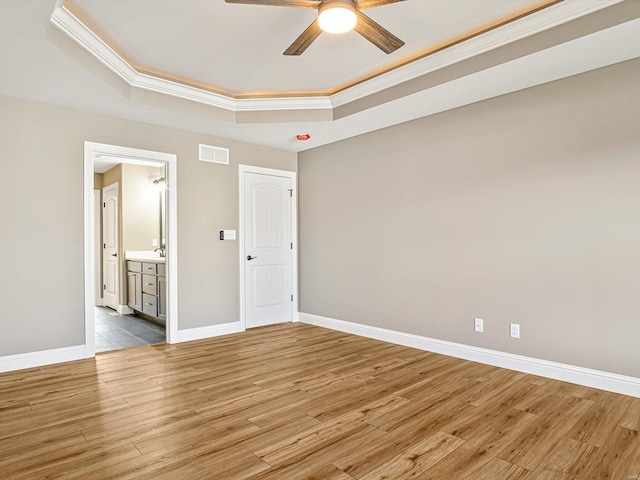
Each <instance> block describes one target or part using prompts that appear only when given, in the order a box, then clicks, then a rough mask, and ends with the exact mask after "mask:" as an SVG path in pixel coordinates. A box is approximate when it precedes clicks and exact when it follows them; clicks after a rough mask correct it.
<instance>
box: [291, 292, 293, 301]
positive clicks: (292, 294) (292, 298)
mask: <svg viewBox="0 0 640 480" xmlns="http://www.w3.org/2000/svg"><path fill="white" fill-rule="evenodd" d="M291 301H292V302H293V294H291Z"/></svg>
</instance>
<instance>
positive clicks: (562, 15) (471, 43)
mask: <svg viewBox="0 0 640 480" xmlns="http://www.w3.org/2000/svg"><path fill="white" fill-rule="evenodd" d="M622 1H624V0H564V1H563V2H561V3H559V4H556V5H553V6H550V7H548V8H545V9H543V10H540V11H538V12H536V13H534V14H531V15H528V16H526V17H523V18H521V19H519V20H518V21H516V22H510V23H508V24H506V25H503V26H501V27H498V28H496V29H494V30H491V31H488V32H486V33H484V34H482V35H478V36H476V37H473V38H471V39H469V40H466V41H463V42H461V43H459V44H456V45H453V46H450V47H448V48H445V49H443V50H441V51H438V52H435V53H433V54H430V55H427V56H425V57H423V58H421V59H419V60H416V61H414V62H411V63H409V64H406V65H403V66H401V67H398V68H396V69H394V70H391V71H389V72H387V73H383V74H381V75H378V76H376V77H373V78H372V79H370V80H367V81H364V82H362V83H359V84H357V85H354V86H352V87H349V88H346V89H345V90H342V91H340V92H338V93H335V94H333V95H323V96H306V97H304V96H302V97H300V96H289V97H287V96H284V97H266V98H242V99H238V98H233V97H230V96H226V95H222V94H219V93H215V92H212V91H209V90H205V89H202V88H198V87H194V86H191V85H186V84H183V83H180V82H176V81H172V80H168V79H165V78H160V77H157V76H153V75H149V74H146V73H141V72H138V71H137V70H136V69H135V68H134V67H133V66H131V65H130V64H129V63H128V62H127V61H126V60H125V59H124V58H122V57H121V56H120V55H119V54H118V53H117V52H116V51H114V50H113V49H112V48H111V47H109V45H107V44H106V43H105V42H104V41H103V40H102V39H100V38H99V37H98V36H97V35H96V34H95V33H94V32H93V31H92V30H90V29H89V28H88V27H87V26H86V25H85V24H84V23H82V22H81V21H80V20H79V19H78V18H77V17H76V16H75V15H73V13H71V12H70V11H69V10H68V9H66V8H65V6H64V2H63V0H58V1H57V2H56V7H55V9H54V11H53V13H52V14H51V18H50V21H51V23H52V24H53V25H55V26H56V27H57V28H58V29H60V30H61V31H62V32H63V33H64V34H66V35H67V36H68V37H70V38H71V39H72V40H74V41H75V42H76V43H78V44H79V45H80V46H81V47H83V48H84V49H85V50H87V51H88V52H89V53H90V54H91V55H93V56H94V57H95V58H97V59H98V60H99V61H100V62H101V63H102V64H103V65H105V66H106V67H107V68H109V69H110V70H111V71H113V72H114V73H116V74H117V75H118V76H119V77H120V78H121V79H122V80H124V81H125V82H126V83H128V84H129V85H130V86H131V87H136V88H141V89H144V90H148V91H152V92H157V93H161V94H165V95H170V96H173V97H178V98H182V99H186V100H190V101H194V102H198V103H201V104H205V105H209V106H213V107H217V108H221V109H224V110H227V111H232V112H251V111H282V110H290V111H291V110H293V111H301V110H330V109H333V108H336V107H340V106H343V105H345V104H348V103H350V102H353V101H356V100H358V99H361V98H364V97H367V96H369V95H373V94H376V93H378V92H381V91H384V90H386V89H389V88H392V87H395V86H397V85H400V84H402V83H404V82H407V81H410V80H412V79H415V78H417V77H420V76H422V75H425V74H428V73H430V72H433V71H435V70H438V69H441V68H444V67H446V66H448V65H452V64H454V63H457V62H460V61H463V60H465V59H468V58H471V57H474V56H476V55H479V54H482V53H485V52H488V51H490V50H493V49H496V48H499V47H501V46H504V45H507V44H509V43H512V42H514V41H517V40H520V39H522V38H525V37H528V36H531V35H534V34H536V33H539V32H542V31H544V30H547V29H549V28H552V27H555V26H558V25H560V24H563V23H566V22H569V21H571V20H574V19H576V18H579V17H582V16H584V15H588V14H590V13H593V12H595V11H598V10H601V9H604V8H607V7H610V6H612V5H615V4H617V3H621V2H622Z"/></svg>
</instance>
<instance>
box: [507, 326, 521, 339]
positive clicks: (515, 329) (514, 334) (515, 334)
mask: <svg viewBox="0 0 640 480" xmlns="http://www.w3.org/2000/svg"><path fill="white" fill-rule="evenodd" d="M509 327H510V328H509V331H510V333H511V338H520V324H519V323H511V324H509Z"/></svg>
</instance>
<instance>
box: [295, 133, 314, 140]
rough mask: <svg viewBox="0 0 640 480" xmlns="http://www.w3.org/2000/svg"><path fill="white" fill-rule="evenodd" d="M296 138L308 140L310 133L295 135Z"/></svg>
mask: <svg viewBox="0 0 640 480" xmlns="http://www.w3.org/2000/svg"><path fill="white" fill-rule="evenodd" d="M296 138H297V139H298V140H300V141H302V142H304V141H305V140H309V139H310V138H311V135H309V134H308V133H305V134H302V135H296Z"/></svg>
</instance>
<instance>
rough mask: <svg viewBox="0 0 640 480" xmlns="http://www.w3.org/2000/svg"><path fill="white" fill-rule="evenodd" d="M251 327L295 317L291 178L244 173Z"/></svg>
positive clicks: (247, 312) (248, 318) (247, 302)
mask: <svg viewBox="0 0 640 480" xmlns="http://www.w3.org/2000/svg"><path fill="white" fill-rule="evenodd" d="M243 181H244V233H243V238H244V258H243V261H244V269H245V271H244V275H245V283H244V285H245V318H246V327H247V328H251V327H259V326H262V325H270V324H273V323H281V322H290V321H291V320H292V315H293V289H292V284H293V280H292V278H293V272H292V266H293V244H292V242H293V234H292V198H291V192H292V188H293V180H292V178H291V177H281V176H277V175H264V174H258V173H249V172H244V180H243Z"/></svg>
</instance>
